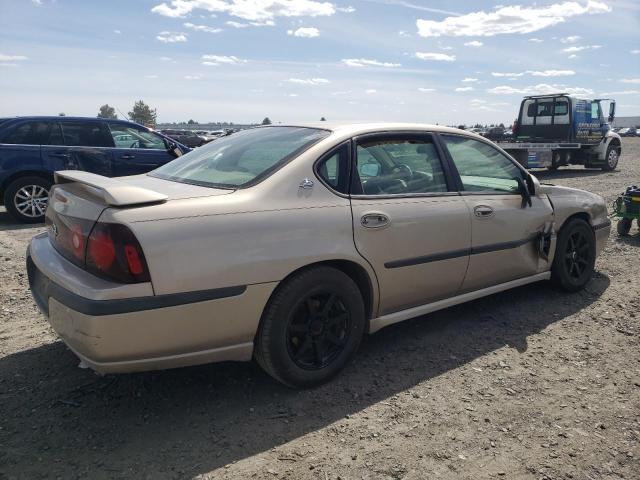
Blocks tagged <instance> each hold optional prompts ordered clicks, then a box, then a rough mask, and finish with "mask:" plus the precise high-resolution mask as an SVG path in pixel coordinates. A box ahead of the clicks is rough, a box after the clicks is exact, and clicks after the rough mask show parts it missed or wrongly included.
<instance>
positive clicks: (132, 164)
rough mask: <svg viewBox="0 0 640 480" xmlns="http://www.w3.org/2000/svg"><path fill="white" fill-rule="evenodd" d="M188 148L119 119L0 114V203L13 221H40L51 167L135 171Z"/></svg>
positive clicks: (111, 172)
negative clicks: (8, 116)
mask: <svg viewBox="0 0 640 480" xmlns="http://www.w3.org/2000/svg"><path fill="white" fill-rule="evenodd" d="M189 150H190V149H189V148H188V147H186V146H184V145H182V144H180V143H178V142H176V141H175V140H172V139H170V138H169V137H166V136H164V135H162V134H160V133H158V132H155V131H153V130H150V129H148V128H146V127H143V126H142V125H138V124H137V123H133V122H127V121H124V120H108V119H102V118H80V117H14V118H0V202H4V206H5V207H6V209H7V211H8V212H9V214H11V216H13V217H14V218H15V219H16V220H18V221H21V222H25V223H37V222H42V221H44V212H45V210H46V207H47V201H48V197H49V188H50V187H51V185H52V183H53V173H54V172H55V171H57V170H85V171H87V172H91V173H97V174H99V175H104V176H107V177H118V176H123V175H136V174H140V173H146V172H148V171H150V170H153V169H154V168H157V167H159V166H160V165H164V164H165V163H167V162H170V161H171V160H173V159H175V158H176V157H178V156H180V155H182V154H184V153H187V152H188V151H189Z"/></svg>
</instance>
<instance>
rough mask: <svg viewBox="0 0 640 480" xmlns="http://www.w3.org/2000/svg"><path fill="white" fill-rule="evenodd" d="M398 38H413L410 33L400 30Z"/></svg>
mask: <svg viewBox="0 0 640 480" xmlns="http://www.w3.org/2000/svg"><path fill="white" fill-rule="evenodd" d="M398 36H399V37H405V38H406V37H410V36H411V34H410V33H408V32H406V31H404V30H400V31H399V32H398Z"/></svg>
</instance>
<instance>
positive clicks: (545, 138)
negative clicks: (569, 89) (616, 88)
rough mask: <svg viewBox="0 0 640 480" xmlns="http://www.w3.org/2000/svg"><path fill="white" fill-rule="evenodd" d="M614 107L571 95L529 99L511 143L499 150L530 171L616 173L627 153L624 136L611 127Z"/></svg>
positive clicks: (600, 100) (552, 95)
mask: <svg viewBox="0 0 640 480" xmlns="http://www.w3.org/2000/svg"><path fill="white" fill-rule="evenodd" d="M605 102H608V116H607V117H606V118H605V116H604V113H603V104H604V103H605ZM615 107H616V103H615V100H611V99H604V98H602V99H593V100H588V99H584V98H577V97H574V96H571V95H569V94H567V93H556V94H548V95H535V96H528V97H525V98H524V99H523V100H522V102H521V104H520V110H519V112H518V119H517V120H516V122H515V123H514V126H513V137H512V139H511V140H510V141H509V142H508V143H501V144H500V146H501V147H502V148H503V149H504V150H506V151H507V152H508V153H509V154H511V155H512V156H513V157H514V158H515V159H516V160H517V161H518V162H519V163H521V164H522V165H523V166H525V167H527V168H540V167H542V168H544V167H546V168H549V169H551V170H555V169H556V168H558V167H559V166H562V165H569V164H579V165H584V166H585V167H589V168H590V167H596V168H602V169H603V170H613V169H615V167H616V166H617V163H618V157H619V156H620V154H621V152H622V143H621V141H620V136H619V135H618V134H616V133H615V132H613V130H612V129H611V125H610V124H611V122H612V121H613V119H614V116H615Z"/></svg>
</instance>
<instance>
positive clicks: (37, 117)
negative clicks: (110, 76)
mask: <svg viewBox="0 0 640 480" xmlns="http://www.w3.org/2000/svg"><path fill="white" fill-rule="evenodd" d="M3 120H55V121H67V120H71V121H79V120H80V121H86V120H103V121H104V120H107V121H109V122H115V123H122V124H127V125H132V124H133V125H140V124H139V123H135V122H131V121H129V120H124V119H120V118H98V117H67V116H64V117H63V116H60V115H27V116H18V117H3V118H1V119H0V121H3ZM141 126H143V127H144V125H141Z"/></svg>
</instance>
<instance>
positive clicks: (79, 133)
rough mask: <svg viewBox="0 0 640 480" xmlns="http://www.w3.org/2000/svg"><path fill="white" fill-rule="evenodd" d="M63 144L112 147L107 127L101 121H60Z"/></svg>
mask: <svg viewBox="0 0 640 480" xmlns="http://www.w3.org/2000/svg"><path fill="white" fill-rule="evenodd" d="M62 133H63V135H64V144H65V145H68V146H79V147H113V139H112V138H111V133H110V132H109V127H107V125H106V124H105V123H103V122H62Z"/></svg>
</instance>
